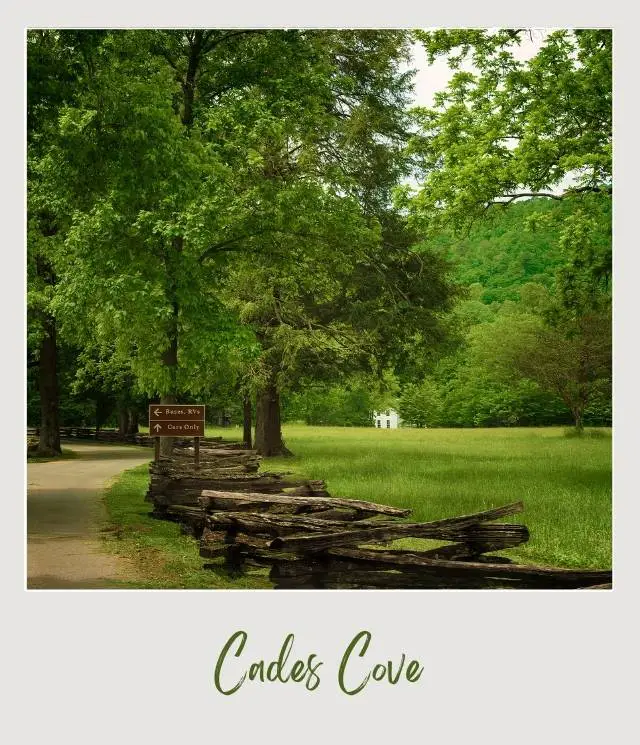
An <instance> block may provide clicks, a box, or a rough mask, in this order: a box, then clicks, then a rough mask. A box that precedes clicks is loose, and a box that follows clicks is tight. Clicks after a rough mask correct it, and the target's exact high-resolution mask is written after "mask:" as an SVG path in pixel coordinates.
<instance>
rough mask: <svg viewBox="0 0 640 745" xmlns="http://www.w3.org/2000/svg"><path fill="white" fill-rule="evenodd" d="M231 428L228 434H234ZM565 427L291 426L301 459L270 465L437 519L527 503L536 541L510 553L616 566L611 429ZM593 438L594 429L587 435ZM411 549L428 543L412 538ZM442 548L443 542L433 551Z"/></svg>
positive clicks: (290, 442)
mask: <svg viewBox="0 0 640 745" xmlns="http://www.w3.org/2000/svg"><path fill="white" fill-rule="evenodd" d="M227 431H228V430H227ZM597 432H598V433H599V434H600V435H601V436H596V437H593V436H585V437H582V438H571V437H569V438H568V437H565V436H564V430H563V429H562V428H555V427H554V428H513V429H511V428H508V429H506V428H505V429H498V428H496V429H397V430H377V429H374V428H338V427H305V426H302V425H289V426H285V428H284V438H285V441H286V443H287V446H288V447H289V448H290V449H291V450H292V451H293V452H294V453H295V457H293V458H279V459H270V460H269V461H268V463H267V464H265V468H268V469H269V470H275V471H279V470H289V471H293V472H295V473H298V474H304V475H305V476H308V477H310V478H317V479H324V480H325V481H326V483H327V488H328V490H329V492H330V494H331V495H332V496H336V497H352V498H356V499H368V500H372V501H374V502H382V503H385V504H390V505H394V506H397V507H409V508H410V509H411V510H412V514H411V519H412V520H417V521H423V520H437V519H439V518H443V517H453V516H455V515H463V514H468V513H470V512H477V511H479V510H484V509H489V508H491V507H498V506H500V505H502V504H506V503H508V502H514V501H517V500H522V501H523V502H524V507H525V510H524V512H523V513H522V514H521V515H518V516H515V517H511V518H507V521H514V522H516V521H517V522H522V523H524V524H525V525H527V527H528V528H529V531H530V533H531V538H530V540H529V542H528V543H526V544H524V545H523V546H522V547H517V548H514V549H510V550H509V551H507V552H505V555H506V556H510V557H512V558H513V559H514V560H516V561H520V562H526V563H539V564H547V565H554V566H567V567H585V568H586V567H593V568H609V567H610V566H611V430H603V429H599V430H597ZM587 435H589V431H587ZM398 545H403V546H406V547H415V548H417V547H419V546H424V545H427V544H426V543H425V542H423V541H419V540H408V541H403V542H402V543H401V544H400V543H398ZM430 545H433V544H430Z"/></svg>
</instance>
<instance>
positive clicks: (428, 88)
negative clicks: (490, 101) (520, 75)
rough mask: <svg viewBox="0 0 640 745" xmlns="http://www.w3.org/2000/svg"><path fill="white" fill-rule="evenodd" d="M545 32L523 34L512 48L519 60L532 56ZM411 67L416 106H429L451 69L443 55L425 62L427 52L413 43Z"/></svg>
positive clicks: (469, 69)
mask: <svg viewBox="0 0 640 745" xmlns="http://www.w3.org/2000/svg"><path fill="white" fill-rule="evenodd" d="M546 34H547V30H545V29H532V30H531V35H532V37H533V40H531V39H530V38H529V36H528V35H526V34H523V35H522V37H521V39H522V40H521V42H520V45H519V46H518V47H514V48H513V50H512V51H513V54H514V55H515V57H516V58H517V59H519V60H522V61H525V60H528V59H530V58H531V57H533V56H534V55H535V54H536V53H537V51H538V50H539V49H540V46H541V44H542V42H543V40H544V37H545V36H546ZM413 67H414V68H415V69H416V70H417V72H416V76H415V79H414V80H415V104H416V105H417V106H431V105H432V104H433V95H434V93H438V92H439V91H442V90H444V89H445V88H446V87H447V83H448V82H449V80H450V78H451V76H452V74H453V73H452V71H451V70H450V69H449V68H448V67H447V60H446V58H445V57H439V58H438V59H437V60H436V61H435V62H434V63H433V64H432V65H429V64H428V62H427V54H426V52H425V51H424V47H423V46H422V44H420V43H418V44H414V45H413ZM461 69H463V70H467V71H469V72H473V71H474V68H473V66H472V65H469V64H467V65H464V64H463V65H462V66H461Z"/></svg>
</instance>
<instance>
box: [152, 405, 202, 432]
mask: <svg viewBox="0 0 640 745" xmlns="http://www.w3.org/2000/svg"><path fill="white" fill-rule="evenodd" d="M204 408H205V407H204V406H201V405H199V404H151V405H150V406H149V434H151V435H153V436H154V437H179V436H182V437H185V436H186V437H204Z"/></svg>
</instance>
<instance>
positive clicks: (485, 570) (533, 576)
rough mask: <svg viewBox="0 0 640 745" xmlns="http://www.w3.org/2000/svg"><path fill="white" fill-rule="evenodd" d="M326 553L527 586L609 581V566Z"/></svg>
mask: <svg viewBox="0 0 640 745" xmlns="http://www.w3.org/2000/svg"><path fill="white" fill-rule="evenodd" d="M327 553H328V554H329V556H336V557H337V558H351V559H353V560H355V561H362V562H367V561H374V562H375V563H376V564H377V565H379V566H382V565H384V566H388V567H393V568H398V567H412V568H415V569H419V570H420V572H426V573H429V572H430V573H435V574H439V575H441V576H443V577H444V576H446V577H449V578H455V577H474V576H475V577H487V578H493V579H505V580H511V579H513V580H527V583H528V586H545V587H549V588H551V587H589V586H590V585H598V584H605V583H608V582H611V578H612V572H611V570H610V569H565V568H560V567H544V566H536V565H521V564H502V563H499V564H498V563H496V564H493V563H492V564H489V563H484V562H469V561H447V560H442V559H430V558H425V557H420V556H411V555H406V554H405V555H397V552H394V551H367V550H366V549H358V550H357V551H350V550H348V549H340V550H338V551H335V552H334V551H328V552H327Z"/></svg>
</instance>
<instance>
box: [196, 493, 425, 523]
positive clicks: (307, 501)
mask: <svg viewBox="0 0 640 745" xmlns="http://www.w3.org/2000/svg"><path fill="white" fill-rule="evenodd" d="M200 504H201V505H202V506H203V507H204V508H205V510H206V511H211V510H216V511H217V510H231V511H237V512H241V511H249V512H250V511H260V510H268V509H270V508H273V507H280V508H284V509H287V510H289V511H290V512H293V513H296V512H298V511H300V510H304V511H310V512H312V511H315V510H324V509H327V508H330V507H331V508H333V507H337V508H342V509H353V510H366V511H368V512H373V513H376V514H380V515H392V516H395V517H405V516H406V515H408V514H409V513H410V512H411V510H403V509H400V508H398V507H389V506H388V505H385V504H375V503H373V502H363V501H360V500H357V499H339V498H336V497H329V498H325V497H306V496H305V497H301V496H291V495H290V494H257V493H244V494H239V493H232V492H225V491H215V490H212V489H204V490H203V491H202V496H201V497H200Z"/></svg>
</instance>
